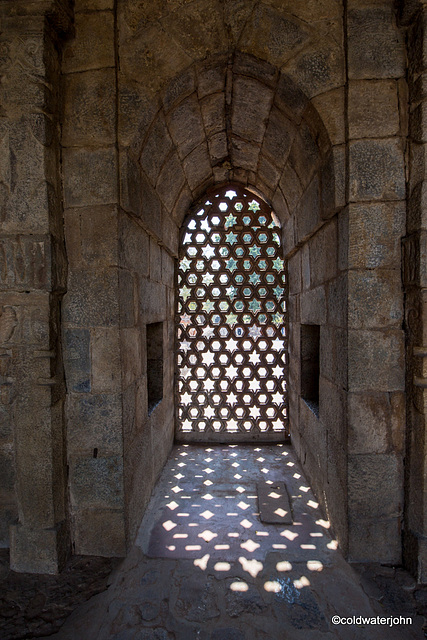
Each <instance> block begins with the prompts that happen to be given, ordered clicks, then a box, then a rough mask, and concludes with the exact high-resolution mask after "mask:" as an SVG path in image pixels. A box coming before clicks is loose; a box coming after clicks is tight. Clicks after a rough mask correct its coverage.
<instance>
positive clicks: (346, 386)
mask: <svg viewBox="0 0 427 640" xmlns="http://www.w3.org/2000/svg"><path fill="white" fill-rule="evenodd" d="M18 1H19V7H20V11H18V12H16V11H15V10H14V9H13V7H16V6H17V5H16V3H15V4H14V3H12V2H9V1H5V2H3V3H2V12H3V16H4V20H6V22H5V24H7V27H8V28H7V29H6V30H3V31H2V36H1V37H2V39H3V40H2V42H3V41H4V42H3V45H4V49H2V51H3V50H4V51H5V52H6V53H5V55H4V56H3V58H2V64H3V66H4V69H5V71H4V72H3V78H2V91H3V92H4V94H5V98H4V101H3V103H2V104H4V105H5V106H4V107H3V109H4V113H3V111H2V113H1V116H0V139H1V145H2V157H1V160H0V198H1V199H2V200H1V204H2V207H3V209H2V211H3V212H4V213H3V218H2V221H3V227H2V234H3V235H2V237H1V242H2V247H3V249H2V253H1V254H0V258H1V259H2V262H1V264H0V266H2V271H1V273H0V276H1V278H2V279H1V281H0V282H1V286H2V291H1V296H2V301H1V305H2V308H1V311H2V315H1V316H0V339H1V341H2V344H1V352H0V355H1V356H2V357H1V358H0V362H1V367H2V369H1V375H2V377H1V378H0V381H1V383H2V393H1V396H0V398H1V402H2V405H1V412H0V415H2V419H3V418H4V419H3V421H2V423H1V424H2V425H3V426H2V429H1V431H0V455H1V456H2V460H3V461H4V464H1V465H0V467H1V469H2V473H3V474H4V483H3V486H4V489H3V490H2V493H1V495H0V499H1V500H2V504H3V507H4V508H3V513H4V516H3V520H2V521H1V522H2V529H3V531H4V534H3V544H8V539H7V528H8V525H10V524H11V523H13V522H15V521H16V519H17V518H18V519H19V524H18V525H13V526H12V529H11V530H12V533H13V536H12V550H13V553H12V556H13V558H14V559H13V561H12V562H13V563H14V566H15V567H16V568H18V569H20V570H25V569H26V568H29V569H30V570H37V567H39V568H40V567H41V566H42V565H40V564H39V565H37V563H35V564H34V563H33V564H32V563H31V562H32V561H28V562H27V560H26V558H32V557H33V556H34V554H35V553H36V551H37V550H38V549H43V548H44V551H43V553H44V554H45V555H44V558H45V560H43V562H44V564H43V566H42V568H43V570H45V569H47V570H56V569H57V568H58V566H59V564H60V556H61V557H63V556H64V554H65V552H66V549H67V545H68V542H67V535H66V534H67V530H68V528H69V530H70V532H71V541H72V543H73V548H74V551H75V552H76V553H82V554H100V555H122V554H124V553H125V551H126V548H127V546H128V545H129V544H130V543H131V542H132V540H133V537H134V535H135V532H136V528H137V526H138V524H139V521H140V518H141V516H142V513H143V511H144V508H145V505H146V503H147V500H148V498H149V495H150V493H151V490H152V487H153V484H154V482H155V480H156V478H157V476H158V474H159V472H160V470H161V468H162V466H163V463H164V461H165V459H166V456H167V454H168V451H169V449H170V447H171V444H172V441H173V424H174V398H173V350H174V259H175V257H176V256H177V253H178V246H179V235H180V227H181V225H182V222H183V220H184V217H185V215H186V213H187V211H188V209H189V207H190V205H191V203H192V202H195V201H197V200H198V198H199V197H200V196H201V195H202V194H203V193H205V191H206V190H207V189H209V187H211V186H215V185H219V184H223V183H227V182H230V183H233V182H236V183H239V184H242V185H244V186H246V187H247V188H249V189H252V190H253V191H254V192H255V193H258V194H260V195H261V196H262V197H263V198H265V199H266V200H267V201H269V202H270V203H271V204H272V206H273V208H274V210H275V212H276V214H277V215H278V217H279V218H280V220H281V223H282V229H283V247H284V255H285V256H286V258H287V259H288V269H289V313H288V315H289V416H290V424H291V431H292V440H293V443H294V445H295V448H296V450H297V453H298V455H299V457H300V459H301V462H302V463H303V465H304V469H305V472H306V473H307V475H308V476H309V477H310V479H311V482H312V484H313V486H314V488H315V491H316V493H317V495H318V497H319V499H320V500H321V502H322V503H323V506H324V508H325V510H326V511H327V514H328V517H329V518H330V520H331V523H332V527H333V529H334V531H335V533H336V535H337V537H338V539H339V541H340V544H341V546H342V548H343V549H344V551H345V552H348V554H349V557H350V558H351V559H352V560H356V561H370V560H373V561H379V562H400V560H401V531H400V527H401V521H402V515H403V484H404V478H403V455H404V438H405V399H404V392H405V378H404V372H405V362H404V339H405V336H404V332H403V329H402V322H403V301H404V298H403V290H402V283H401V273H400V270H401V255H400V243H401V239H402V237H403V236H404V235H405V233H406V234H407V238H406V239H405V241H404V244H405V247H406V249H405V250H406V255H407V256H408V258H407V264H408V269H407V272H406V273H407V275H406V276H405V278H406V280H405V282H406V285H405V286H406V296H407V301H408V305H407V313H406V315H407V318H408V320H407V325H408V327H409V324H410V321H409V317H410V316H411V317H413V315H414V313H415V312H414V313H412V311H411V309H412V308H414V309H415V310H416V312H417V313H418V318H422V314H421V311H420V309H421V306H420V305H421V302H420V301H421V300H422V291H423V281H422V273H423V262H422V260H423V258H421V257H420V258H419V262H418V263H417V265H418V266H417V268H416V269H413V262H414V261H413V258H412V257H413V256H416V257H417V258H416V259H417V260H418V257H419V256H421V255H422V252H421V250H420V249H419V247H420V246H421V242H422V238H423V236H422V216H421V214H420V211H421V209H422V181H423V174H422V171H423V167H424V164H423V162H424V161H423V159H422V158H423V155H422V154H423V146H422V145H423V141H424V137H423V136H424V132H423V131H424V130H423V125H422V122H423V120H422V113H423V112H422V108H423V107H422V98H421V96H422V95H423V94H422V81H421V80H420V78H422V70H423V68H424V67H423V54H422V43H423V32H422V29H421V27H422V25H423V21H420V20H419V19H417V17H416V16H417V15H419V14H416V13H414V11H415V10H416V7H417V5H416V3H415V2H412V3H408V8H407V10H406V13H405V15H404V16H402V20H403V22H402V25H401V26H399V27H398V26H397V24H396V16H395V13H394V3H393V2H392V0H384V1H382V2H377V1H375V0H372V1H370V0H357V1H356V0H354V1H353V0H348V2H346V3H344V2H341V1H339V0H325V2H322V3H319V2H317V1H316V2H314V0H313V1H311V0H309V1H308V2H304V3H298V4H297V5H296V6H295V3H292V2H290V1H289V2H288V1H285V2H283V1H282V0H281V1H280V2H279V1H276V0H263V1H261V2H255V0H230V1H228V2H227V3H223V2H220V0H195V1H194V2H191V3H182V2H176V1H175V0H170V1H168V2H157V1H154V0H153V2H150V3H144V2H141V1H140V0H123V1H121V2H119V3H116V2H113V0H76V1H75V3H74V9H75V11H74V37H73V38H72V39H71V40H69V41H68V42H67V43H66V44H65V47H64V49H63V55H62V67H61V69H60V66H59V61H60V50H61V44H62V42H63V41H64V40H65V36H64V32H65V30H66V29H68V30H70V27H69V20H68V23H67V16H68V14H67V11H66V3H65V0H64V3H61V2H59V0H58V1H56V2H54V1H53V0H51V1H48V0H40V2H39V3H33V2H28V4H27V3H26V2H24V0H22V2H21V0H18ZM409 4H410V5H411V8H409ZM36 6H37V7H38V8H35V7H36ZM61 7H62V13H61V11H60V9H61ZM45 16H48V17H49V19H48V20H47V21H46V20H45ZM61 16H62V17H61ZM60 17H61V18H60ZM67 25H68V26H67ZM406 25H409V26H410V25H413V26H412V27H411V26H410V35H411V39H412V40H411V42H412V43H413V44H412V45H411V51H413V53H414V56H413V59H411V60H410V65H411V69H412V70H413V75H410V78H409V79H410V81H411V86H410V89H411V94H410V95H411V100H412V102H413V107H414V108H413V112H412V115H411V127H412V128H411V147H410V149H411V155H410V165H411V166H410V183H409V188H410V194H411V196H410V200H409V216H408V227H407V229H406V231H405V196H406V182H405V141H406V136H407V131H406V126H407V125H406V116H407V105H406V102H407V89H406V83H405V80H404V77H405V73H406V59H405V47H404V35H405V34H404V31H405V28H406ZM420 25H421V26H420ZM420 29H421V30H420ZM5 34H6V35H5ZM26 38H28V46H27V45H26V46H24V47H23V46H22V42H24V43H26V42H27V40H26ZM420 43H421V44H420ZM54 44H55V46H54ZM23 51H24V53H23ZM60 71H61V74H62V75H61V77H60V75H59V74H60ZM420 83H421V84H420ZM17 88H18V89H17ZM59 122H60V123H61V148H60V147H59V127H58V124H59ZM61 179H62V182H63V205H64V215H63V217H62V203H61V195H60V194H61V189H60V187H61ZM64 229H65V239H66V253H65V251H64V246H63V232H64ZM67 269H68V271H67ZM411 269H412V270H411ZM408 274H409V275H408ZM65 291H66V293H65V295H64V292H65ZM62 296H64V297H63V298H62ZM23 301H25V302H23ZM411 314H412V315H411ZM60 323H61V324H60ZM153 323H156V324H158V323H162V324H163V353H164V356H165V357H164V362H163V390H162V391H163V398H162V400H161V401H159V403H158V404H157V405H156V406H149V402H148V398H147V334H146V332H147V329H146V327H147V325H152V324H153ZM422 326H423V321H422V320H421V321H419V320H417V323H416V331H415V332H414V334H413V335H414V337H413V338H411V339H410V344H409V346H408V349H409V351H408V362H410V363H414V364H413V365H412V364H411V367H413V369H411V368H410V369H409V373H408V380H407V385H408V384H409V385H412V379H413V376H412V374H413V373H415V375H416V379H417V380H420V379H422V378H423V372H422V362H423V360H422V357H421V358H420V357H419V356H420V355H421V356H423V353H424V351H423V347H422V345H423V344H424V341H423V339H422ZM301 327H302V329H301ZM310 327H311V329H310ZM313 327H315V328H314V330H313V329H312V328H313ZM310 335H311V336H312V337H313V336H318V344H317V343H316V344H315V345H314V347H313V344H311V346H310V350H311V352H312V353H311V356H310V357H311V358H314V360H316V362H315V363H314V365H313V366H312V367H308V368H307V367H303V366H302V365H301V360H302V358H304V357H306V351H307V344H306V342H305V340H306V338H305V336H310ZM60 338H61V339H62V350H63V356H64V369H65V385H66V386H65V385H64V383H63V374H62V364H61V363H62V356H61V349H60V346H61V345H60ZM316 340H317V337H316ZM413 346H414V347H416V348H413ZM417 349H418V350H417ZM420 349H421V351H420ZM413 356H414V357H413ZM417 358H418V359H417ZM417 363H418V364H417ZM420 367H421V369H420ZM317 368H318V370H319V375H318V376H317V374H316V375H314V373H313V372H315V371H316V370H317ZM310 371H311V373H310ZM307 372H309V373H307ZM302 375H303V376H304V377H306V376H307V375H310V376H311V377H313V376H314V377H316V378H317V377H318V379H317V380H314V379H313V380H310V384H309V385H307V383H306V382H307V381H306V380H305V379H304V380H302V379H301V376H302ZM417 384H418V383H416V384H415V387H416V388H415V387H414V388H413V392H412V391H411V394H412V395H411V398H412V399H413V401H412V400H411V401H410V403H409V405H408V407H409V408H408V412H409V416H410V421H411V425H413V427H412V430H411V431H410V433H411V434H412V435H411V436H410V437H409V439H408V443H407V444H408V453H409V456H410V458H409V459H410V461H412V462H411V467H410V469H411V470H410V471H409V472H408V473H407V488H408V489H407V496H406V501H407V505H408V508H407V514H408V517H407V522H408V526H409V529H410V530H411V531H412V532H413V538H417V539H420V540H421V539H422V536H423V535H424V531H425V529H426V527H425V526H424V507H423V506H422V507H419V506H418V507H414V506H412V505H413V504H415V502H416V497H417V491H419V487H420V486H424V484H423V482H424V479H423V478H424V472H423V469H424V466H423V465H424V463H423V452H424V404H423V400H422V393H423V391H419V390H417V389H422V384H421V385H418V387H417ZM17 385H19V388H20V390H21V391H22V393H21V394H20V395H19V396H18V395H17V394H16V389H17ZM307 388H310V389H315V388H316V389H318V393H317V391H316V393H315V394H314V395H315V397H314V403H313V401H312V400H313V398H311V399H310V398H308V397H307V392H306V390H307ZM411 389H412V386H411ZM420 394H421V395H420ZM65 395H66V405H65V417H66V427H67V438H66V441H65V438H64V433H63V424H64V423H63V420H62V416H63V404H64V400H65ZM310 395H311V391H310ZM411 402H412V404H411ZM413 407H415V409H414V408H413ZM10 415H12V416H16V418H11V417H10ZM34 424H36V425H40V426H37V430H34V428H33V427H34ZM35 433H37V435H34V434H35ZM65 442H66V448H67V452H66V453H67V460H68V473H69V475H68V498H69V510H68V511H67V509H66V506H65V499H64V498H65V489H66V479H65ZM408 468H409V467H408ZM34 478H37V480H36V481H34ZM384 478H387V482H384ZM39 481H40V482H39ZM34 482H35V487H36V489H35V491H33V484H34ZM52 487H53V488H52ZM34 495H35V496H36V500H34V498H33V496H34ZM61 523H63V524H61ZM61 527H62V529H61ZM61 531H64V532H65V533H64V535H62V534H61V533H60V532H61ZM47 532H49V533H47ZM53 532H54V533H53ZM106 532H107V533H106ZM411 535H412V534H411ZM49 536H50V537H49ZM47 538H49V542H47ZM411 539H412V538H411ZM60 540H62V541H63V542H62V543H60V542H59V541H60ZM27 543H28V544H29V545H30V547H31V545H32V547H31V548H32V551H31V549H30V550H28V549H27V547H26V546H25V545H26V544H27ZM408 544H409V545H410V542H409V543H408ZM420 544H421V543H420ZM49 545H51V546H49ZM421 546H422V544H421ZM420 548H421V547H420ZM59 549H60V550H61V552H60V553H59ZM31 554H33V555H31ZM61 554H62V555H61ZM19 559H20V560H19ZM411 561H412V560H411Z"/></svg>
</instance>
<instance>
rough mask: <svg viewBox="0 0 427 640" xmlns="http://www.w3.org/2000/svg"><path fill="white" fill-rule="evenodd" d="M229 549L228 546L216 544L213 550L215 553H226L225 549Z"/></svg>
mask: <svg viewBox="0 0 427 640" xmlns="http://www.w3.org/2000/svg"><path fill="white" fill-rule="evenodd" d="M229 548H230V545H229V544H216V545H215V546H214V549H215V550H216V551H226V550H227V549H229Z"/></svg>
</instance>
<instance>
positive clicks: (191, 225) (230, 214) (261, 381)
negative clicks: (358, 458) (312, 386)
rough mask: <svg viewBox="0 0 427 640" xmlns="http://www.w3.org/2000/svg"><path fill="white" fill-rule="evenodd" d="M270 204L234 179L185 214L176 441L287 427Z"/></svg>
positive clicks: (280, 433)
mask: <svg viewBox="0 0 427 640" xmlns="http://www.w3.org/2000/svg"><path fill="white" fill-rule="evenodd" d="M280 234H281V229H280V225H279V222H278V220H277V218H276V216H275V215H274V213H273V212H272V210H271V208H270V207H269V206H268V205H267V204H266V203H265V202H264V201H263V200H262V199H260V198H259V197H257V196H254V194H253V193H251V192H249V191H247V190H244V189H242V188H240V187H237V186H228V187H223V188H222V189H220V190H217V191H214V192H211V193H209V194H208V197H206V198H205V199H204V200H203V201H202V203H201V204H200V205H199V206H197V207H196V208H195V209H194V211H193V212H192V213H190V214H189V216H188V217H187V218H186V221H185V223H184V226H183V230H182V238H181V245H180V257H179V261H178V268H177V291H178V295H177V307H176V309H177V319H176V327H177V329H176V331H177V333H176V338H177V349H176V354H177V356H176V382H177V384H176V393H177V429H176V437H177V440H179V441H193V442H197V441H199V442H210V441H217V442H238V441H243V442H244V441H247V442H249V441H253V440H258V441H271V440H273V441H280V440H283V439H284V438H285V437H286V436H287V434H288V426H287V388H286V373H287V332H286V298H287V279H286V270H285V262H284V260H283V257H282V249H281V235H280Z"/></svg>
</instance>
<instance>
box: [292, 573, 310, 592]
mask: <svg viewBox="0 0 427 640" xmlns="http://www.w3.org/2000/svg"><path fill="white" fill-rule="evenodd" d="M310 584H311V583H310V580H308V578H306V577H305V576H301V578H300V579H299V580H294V587H296V588H297V589H303V588H304V587H309V586H310Z"/></svg>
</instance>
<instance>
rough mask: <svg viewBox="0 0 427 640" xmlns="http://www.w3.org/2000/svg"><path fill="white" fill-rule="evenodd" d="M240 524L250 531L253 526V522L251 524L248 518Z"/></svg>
mask: <svg viewBox="0 0 427 640" xmlns="http://www.w3.org/2000/svg"><path fill="white" fill-rule="evenodd" d="M240 524H241V526H242V527H244V528H245V529H250V528H251V527H252V526H253V524H252V522H249V520H247V519H246V518H245V519H244V520H242V521H241V522H240Z"/></svg>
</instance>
